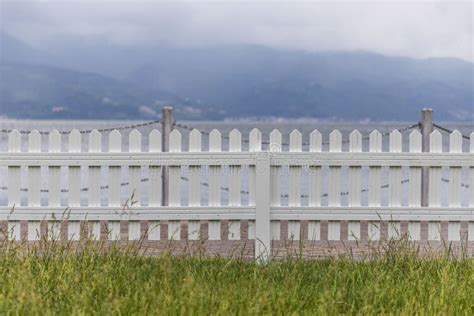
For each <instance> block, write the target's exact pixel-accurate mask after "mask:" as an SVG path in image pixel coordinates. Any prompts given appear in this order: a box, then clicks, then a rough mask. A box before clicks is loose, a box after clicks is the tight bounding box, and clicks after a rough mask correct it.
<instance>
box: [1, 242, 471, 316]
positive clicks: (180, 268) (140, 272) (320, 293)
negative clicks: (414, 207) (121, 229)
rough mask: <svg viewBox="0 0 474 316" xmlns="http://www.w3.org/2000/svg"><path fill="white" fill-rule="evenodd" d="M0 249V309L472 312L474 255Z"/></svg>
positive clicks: (48, 311)
mask: <svg viewBox="0 0 474 316" xmlns="http://www.w3.org/2000/svg"><path fill="white" fill-rule="evenodd" d="M22 247H23V246H14V245H4V247H3V249H2V250H1V254H0V267H1V270H0V314H8V313H9V314H125V315H128V314H289V313H305V314H337V313H343V314H368V315H370V314H427V315H432V314H464V315H473V314H474V261H473V260H472V259H468V258H466V257H457V258H454V257H453V256H450V255H440V256H436V257H435V256H432V257H431V258H426V257H425V258H422V257H420V256H419V255H416V254H414V253H413V252H412V251H406V250H400V249H398V250H397V253H394V252H393V251H394V250H393V249H390V250H387V251H386V253H385V254H383V255H380V256H379V257H376V258H373V257H372V258H370V259H359V260H351V259H350V258H332V259H325V260H315V261H309V260H303V259H301V258H293V259H292V258H288V259H285V260H282V261H272V262H270V263H269V264H267V265H259V264H256V263H254V262H249V261H245V260H240V259H224V258H209V257H200V256H195V257H189V256H181V257H179V256H171V255H166V254H165V255H161V256H159V257H150V256H143V255H139V254H138V252H137V251H135V250H132V249H127V250H123V249H118V248H110V249H108V250H105V248H104V247H97V246H92V245H86V246H85V247H82V250H81V251H80V252H79V251H77V250H73V247H71V246H68V245H66V246H61V245H60V244H58V243H57V244H54V243H53V244H51V243H50V244H49V245H43V246H41V247H40V248H31V247H30V248H29V249H25V248H22Z"/></svg>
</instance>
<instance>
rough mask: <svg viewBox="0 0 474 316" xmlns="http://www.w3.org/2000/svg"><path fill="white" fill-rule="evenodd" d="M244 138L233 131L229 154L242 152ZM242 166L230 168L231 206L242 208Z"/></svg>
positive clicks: (230, 137) (230, 138) (236, 131)
mask: <svg viewBox="0 0 474 316" xmlns="http://www.w3.org/2000/svg"><path fill="white" fill-rule="evenodd" d="M241 144H242V136H241V134H240V132H239V131H238V130H236V129H233V130H232V131H231V132H230V133H229V152H240V151H241V150H242V145H241ZM241 169H242V167H241V166H229V170H230V172H229V173H230V175H229V205H230V206H240V205H241V203H242V202H241V193H240V191H241V183H240V174H241Z"/></svg>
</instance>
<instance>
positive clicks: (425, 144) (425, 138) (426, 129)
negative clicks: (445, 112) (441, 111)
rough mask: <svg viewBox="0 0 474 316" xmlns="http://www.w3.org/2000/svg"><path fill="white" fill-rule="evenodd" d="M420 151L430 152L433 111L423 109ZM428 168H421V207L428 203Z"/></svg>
mask: <svg viewBox="0 0 474 316" xmlns="http://www.w3.org/2000/svg"><path fill="white" fill-rule="evenodd" d="M420 127H421V137H422V141H421V151H422V152H429V151H430V135H431V132H433V110H432V109H430V108H424V109H423V110H421V122H420ZM429 172H430V169H429V167H422V168H421V206H428V201H429V181H430V173H429Z"/></svg>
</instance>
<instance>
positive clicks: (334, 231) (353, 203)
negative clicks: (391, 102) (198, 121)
mask: <svg viewBox="0 0 474 316" xmlns="http://www.w3.org/2000/svg"><path fill="white" fill-rule="evenodd" d="M225 136H226V139H227V138H228V148H226V150H225V151H224V150H223V147H222V139H223V137H222V135H221V133H220V132H219V131H217V130H213V131H212V132H210V133H209V150H208V151H205V152H204V151H202V146H201V141H202V135H201V132H199V131H198V130H193V131H191V132H190V133H189V148H188V150H187V151H183V148H182V135H181V133H180V132H179V131H178V130H173V131H172V132H171V134H170V145H169V147H170V148H169V152H161V141H162V137H161V133H160V132H159V131H158V130H153V131H152V132H151V133H150V134H149V137H148V145H147V146H144V147H147V151H144V150H142V135H141V133H140V132H139V131H138V130H133V131H132V132H131V133H130V134H129V135H128V137H129V139H128V144H129V145H128V150H126V148H125V146H123V142H122V135H121V134H120V133H119V132H118V131H112V132H111V133H109V134H104V135H102V134H101V133H99V132H98V131H97V130H93V131H92V132H90V133H88V134H81V133H80V132H79V131H77V130H73V131H72V132H71V133H70V134H68V135H62V134H60V133H59V132H58V131H53V132H51V133H49V134H48V136H47V137H46V136H43V135H41V134H40V133H39V132H38V131H32V132H31V133H30V134H29V135H28V150H27V151H26V152H22V151H21V135H20V133H19V132H18V131H16V130H13V131H11V132H10V133H9V136H8V152H1V153H0V167H3V168H5V169H6V174H7V181H6V182H7V188H6V189H7V200H8V202H7V205H5V206H1V207H0V221H7V222H8V230H9V238H13V239H17V240H19V239H20V236H21V235H20V221H28V239H30V240H35V239H37V238H38V231H39V227H40V222H41V221H48V227H49V231H50V232H51V234H55V233H54V232H55V231H57V228H58V227H59V225H60V221H61V220H63V219H67V236H68V238H70V239H73V240H77V239H79V238H80V224H79V223H80V221H87V222H88V223H89V227H90V232H91V233H92V234H93V235H95V236H98V235H99V233H100V224H99V223H100V221H108V223H109V225H108V228H109V230H110V235H109V236H110V237H109V238H110V239H112V240H113V239H116V238H118V237H117V236H118V234H119V233H120V221H124V220H125V221H128V233H129V239H130V240H134V239H138V238H140V237H141V236H140V234H141V230H140V227H141V226H140V222H141V221H148V223H150V225H149V226H148V227H149V231H148V234H147V238H148V239H149V240H159V239H160V238H162V237H163V236H162V234H160V221H167V225H168V236H167V237H168V239H179V238H181V237H180V236H181V234H180V232H179V230H180V227H181V226H180V221H182V220H185V221H187V225H188V235H187V238H188V239H189V240H196V239H199V238H200V236H199V233H200V229H199V226H200V223H201V222H202V221H209V222H208V238H209V239H211V240H212V239H215V240H219V239H220V238H221V226H220V221H222V220H225V221H228V222H229V228H228V236H227V238H228V239H230V240H238V239H240V238H241V234H240V232H241V225H240V223H241V221H243V220H245V221H248V238H249V239H255V240H256V244H255V247H256V248H255V255H256V256H257V257H263V258H266V257H267V256H269V255H270V254H271V250H270V249H271V240H279V239H282V238H283V236H281V230H280V222H281V221H288V229H287V233H288V236H285V238H293V239H299V238H303V239H305V240H319V239H321V238H323V237H322V231H321V225H320V224H321V222H322V221H324V222H326V223H327V232H325V233H324V234H327V235H326V236H324V238H325V239H326V240H341V239H343V238H342V237H341V223H343V222H345V223H346V225H347V230H348V234H347V236H345V237H344V238H347V239H348V240H356V239H358V238H361V223H362V222H369V223H370V225H369V226H368V238H369V239H372V240H378V239H380V238H381V233H380V222H387V223H388V228H387V232H386V234H387V237H388V238H398V237H399V235H400V231H401V230H400V223H401V222H404V221H405V222H408V234H409V236H410V238H411V239H413V240H419V239H420V227H421V223H423V222H427V223H428V224H427V225H428V236H427V238H428V240H440V239H441V238H442V236H441V233H440V231H441V229H440V227H441V226H440V225H441V222H448V223H449V224H448V236H447V238H448V240H452V241H459V240H461V239H462V238H467V240H469V241H472V240H474V133H473V134H471V135H470V140H469V141H470V149H469V152H463V146H462V145H463V144H462V141H463V136H462V135H461V133H459V132H458V131H454V132H453V133H452V134H450V135H449V152H442V134H441V133H440V132H439V131H437V130H435V131H434V132H433V133H432V134H431V136H430V152H429V153H426V152H421V140H422V138H421V134H420V132H419V131H417V130H413V131H412V132H411V133H410V134H409V150H408V151H403V150H402V134H401V133H400V132H399V131H397V130H395V131H393V132H392V133H391V134H390V135H389V150H388V151H382V135H381V133H380V132H378V131H373V132H372V133H370V137H369V140H368V141H369V146H368V148H369V150H368V151H363V150H362V149H363V146H362V143H363V138H362V135H361V134H360V133H359V132H358V131H353V132H352V133H351V134H350V139H349V146H348V150H347V151H343V150H342V149H343V146H342V139H341V133H340V132H339V131H338V130H334V131H333V132H332V133H330V135H329V146H328V150H323V146H322V139H323V137H322V135H321V134H320V133H319V132H318V131H317V130H314V131H313V132H312V133H311V134H310V135H305V137H309V138H308V142H307V143H306V144H305V146H303V135H302V134H301V133H300V132H299V131H298V130H294V131H293V132H292V133H291V134H290V135H289V139H290V143H289V150H288V151H283V150H282V135H281V133H280V132H279V131H278V130H274V131H273V132H271V133H270V135H268V138H266V139H265V140H267V139H268V142H264V144H265V146H263V147H262V135H261V132H260V131H259V130H258V129H253V130H252V131H251V132H250V134H249V135H248V151H243V150H242V149H243V147H242V143H243V142H242V135H241V133H240V132H239V131H238V130H233V131H231V132H230V133H229V134H228V135H225ZM245 136H247V135H245ZM81 137H88V150H87V151H81ZM102 137H108V138H109V141H108V144H109V148H108V151H105V152H103V151H101V148H102V146H101V139H102ZM46 140H47V141H48V148H49V150H48V151H47V152H41V148H42V141H46ZM62 141H67V146H62ZM246 146H247V144H246ZM61 148H67V150H66V151H61ZM303 148H304V149H305V150H303ZM262 149H264V150H262ZM162 166H169V185H170V188H169V205H168V206H161V192H162V188H161V167H162ZM422 167H429V170H430V172H429V206H427V207H422V206H421V201H420V196H421V169H422ZM184 173H186V174H187V178H183V174H184ZM443 173H446V174H449V184H446V185H447V187H448V189H447V190H446V191H445V190H443V185H445V184H443V183H444V182H443V181H442V175H443ZM143 174H147V175H148V178H147V180H148V181H142V180H141V177H142V175H143ZM405 174H406V175H408V178H409V181H408V182H407V183H405V184H403V183H402V182H403V181H402V180H403V177H402V175H405ZM85 178H87V179H88V180H86V182H87V183H88V185H87V187H88V189H87V190H84V189H82V188H81V183H82V182H83V181H84V179H85ZM124 178H125V179H127V178H128V186H127V188H128V194H127V195H129V196H132V195H133V200H134V202H133V203H130V202H129V203H128V204H127V206H126V207H124V201H123V198H122V189H123V187H122V186H121V184H120V183H121V181H122V179H124ZM104 179H105V180H104ZM184 179H186V180H187V181H184ZM382 179H387V181H388V192H389V193H388V199H386V202H385V203H382V200H383V199H382V198H381V197H382V192H381V191H382V189H381V187H383V184H384V183H383V182H382V181H383V180H382ZM463 181H464V182H466V181H467V184H465V183H464V182H463ZM104 182H106V183H104ZM202 182H206V184H207V187H205V188H204V189H206V192H207V196H204V195H205V194H204V190H202V189H203V187H202ZM224 185H226V189H225V190H223V189H222V186H224ZM45 186H46V187H45ZM286 186H287V187H288V189H287V190H286V189H285V190H286V192H283V191H284V190H283V187H285V188H286ZM343 186H344V188H343ZM104 187H105V188H106V189H107V190H104ZM22 188H27V190H24V189H22ZM244 188H247V189H248V190H244ZM25 191H26V192H25ZM101 191H102V192H101ZM104 191H105V193H104ZM343 191H347V194H343V195H341V192H343ZM224 195H225V198H224ZM243 195H245V198H244V197H243ZM247 195H248V196H247ZM322 196H324V199H323V198H322ZM326 196H327V198H326ZM206 200H207V201H206ZM323 200H324V201H323ZM301 221H306V223H307V229H306V230H307V232H306V233H305V234H306V235H305V236H302V234H301V226H300V223H301ZM56 234H57V233H56ZM50 237H52V238H54V236H50Z"/></svg>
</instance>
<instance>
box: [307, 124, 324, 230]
mask: <svg viewBox="0 0 474 316" xmlns="http://www.w3.org/2000/svg"><path fill="white" fill-rule="evenodd" d="M321 150H322V136H321V133H320V132H319V131H318V130H313V131H312V132H311V134H310V135H309V151H310V152H321ZM308 204H309V206H315V207H317V206H321V166H309V201H308ZM318 224H319V223H318ZM318 236H319V234H318Z"/></svg>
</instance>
